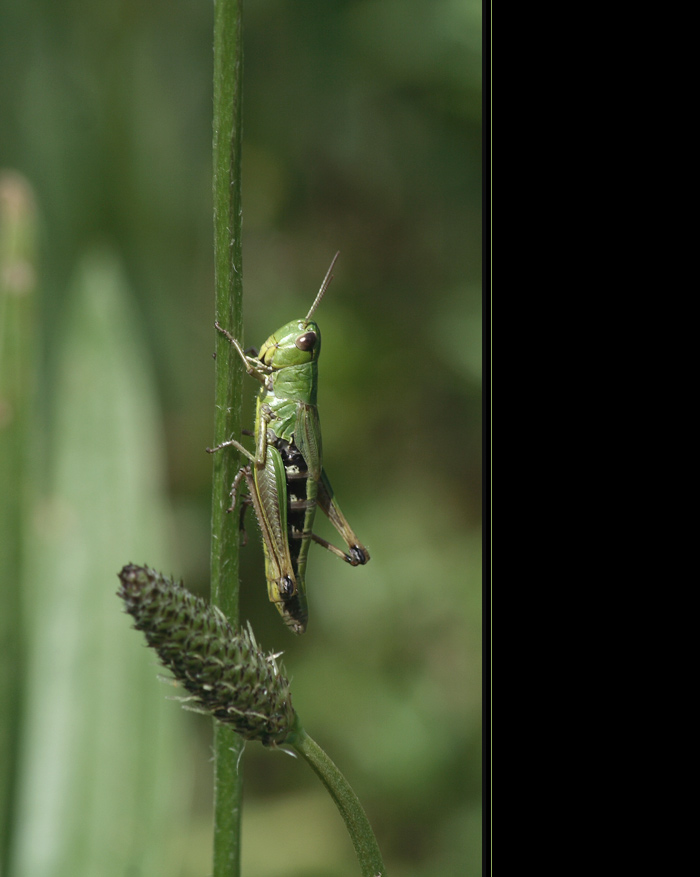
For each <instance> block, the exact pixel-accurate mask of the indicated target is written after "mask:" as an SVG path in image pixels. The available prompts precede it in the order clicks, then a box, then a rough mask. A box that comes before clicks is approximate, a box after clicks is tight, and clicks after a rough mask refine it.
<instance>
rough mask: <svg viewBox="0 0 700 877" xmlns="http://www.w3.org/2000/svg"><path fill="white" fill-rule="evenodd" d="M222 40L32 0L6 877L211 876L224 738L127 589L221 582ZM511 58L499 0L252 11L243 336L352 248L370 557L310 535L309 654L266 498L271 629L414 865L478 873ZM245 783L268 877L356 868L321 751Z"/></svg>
mask: <svg viewBox="0 0 700 877" xmlns="http://www.w3.org/2000/svg"><path fill="white" fill-rule="evenodd" d="M212 31H213V8H212V4H211V3H203V2H194V0H175V2H173V0H170V2H168V3H164V2H158V0H154V2H150V3H142V2H126V0H117V2H114V3H110V4H106V3H100V4H96V3H86V2H80V0H65V2H62V3H56V2H54V0H23V2H21V3H20V2H17V0H0V58H1V59H2V64H1V70H2V72H1V74H0V173H2V182H1V183H0V220H1V221H2V226H0V244H2V241H4V244H2V246H0V261H3V265H0V268H2V269H3V271H4V273H3V274H2V288H3V292H2V296H3V297H2V303H1V304H0V380H1V383H0V429H1V430H2V433H1V434H0V467H1V468H0V476H1V477H2V479H3V484H2V485H0V490H1V491H2V496H0V505H2V506H3V508H2V509H0V515H1V516H0V522H2V528H3V535H2V542H3V545H2V547H0V561H1V565H0V576H2V581H0V616H1V617H2V622H0V625H1V626H0V634H1V636H2V642H1V643H0V645H1V646H2V662H3V666H4V670H3V673H2V678H1V679H0V682H1V686H0V724H1V725H2V728H1V730H2V736H1V737H0V746H1V747H2V752H0V765H1V766H2V767H1V770H2V773H0V783H2V789H1V790H0V791H1V793H2V801H0V830H1V832H2V833H1V835H0V841H1V845H2V851H1V855H0V874H1V875H3V877H4V875H11V877H60V875H64V874H65V875H72V877H80V875H91V877H92V875H95V874H98V873H99V874H101V875H109V874H114V875H116V877H127V875H129V877H131V875H144V877H146V875H148V877H158V875H168V877H195V875H198V877H199V875H206V874H208V873H210V868H211V782H212V778H211V763H210V755H211V723H210V721H209V720H208V719H206V718H204V717H201V716H196V715H192V714H188V713H185V712H183V711H182V710H181V708H180V707H179V705H178V704H177V703H176V702H173V701H171V700H168V699H167V697H168V696H169V695H170V694H171V693H173V692H171V691H170V690H169V689H168V688H167V687H166V686H164V685H163V684H161V683H159V682H158V680H157V678H156V677H157V674H158V672H159V671H158V669H157V667H156V666H155V661H154V657H153V656H151V655H150V654H149V653H148V652H147V650H146V649H145V648H143V640H142V637H141V635H140V634H138V633H136V632H134V631H132V630H131V629H130V624H129V621H128V619H127V618H126V616H124V615H123V614H122V613H121V606H120V604H119V601H118V599H117V598H116V596H115V591H116V588H117V585H118V582H117V577H116V573H117V572H118V570H119V569H120V568H121V566H122V565H123V564H125V563H127V562H130V561H133V562H135V563H148V564H150V565H153V566H155V567H157V568H158V569H161V570H162V571H163V572H165V573H166V574H173V575H175V576H176V577H181V578H183V579H184V581H185V583H186V585H187V586H188V587H189V588H190V589H192V590H194V591H196V592H198V593H200V594H202V595H207V594H208V588H209V581H208V579H209V576H208V564H209V558H208V553H209V520H210V490H211V459H210V457H208V455H207V454H206V453H205V452H204V448H205V447H206V446H207V445H210V444H211V443H212V441H213V434H212V431H213V377H214V366H213V361H212V358H211V354H212V352H213V350H214V344H215V339H214V329H213V321H214V313H213V303H214V298H213V232H212V216H211V214H212V199H211V112H212V84H211V78H212ZM480 47H481V5H480V4H479V3H478V2H473V0H434V2H432V3H425V2H420V3H419V2H416V0H402V2H399V0H364V2H350V0H347V2H343V0H335V2H333V0H299V2H289V0H287V2H283V0H248V2H246V3H245V8H244V55H245V80H244V110H243V114H244V153H243V205H244V207H243V269H244V313H243V321H244V325H245V339H244V340H245V344H246V345H255V346H259V345H260V344H261V343H262V341H263V340H264V339H265V338H266V337H267V336H268V335H269V334H270V333H271V332H272V331H273V330H274V329H276V328H278V327H279V326H280V325H282V324H283V323H285V322H287V321H288V320H290V319H292V318H294V317H296V316H303V314H305V313H306V311H307V310H308V308H309V305H310V303H311V301H312V300H313V297H314V295H315V294H316V291H317V290H318V287H319V284H320V282H321V280H322V278H323V275H324V273H325V271H326V269H327V267H328V264H329V262H330V260H331V258H332V256H333V253H334V252H335V251H336V250H337V249H338V250H340V252H341V255H340V259H339V261H338V263H337V266H336V269H335V272H334V273H335V279H334V281H333V284H332V285H331V287H330V290H329V292H328V294H327V296H326V298H325V299H324V301H323V304H322V306H321V307H320V309H319V311H318V312H317V319H318V321H319V324H320V326H321V330H322V332H323V353H322V356H321V361H320V369H321V371H320V375H321V376H320V390H319V405H320V413H321V423H322V427H323V442H324V462H325V465H326V468H327V471H328V473H329V476H330V478H331V481H332V482H333V485H334V488H335V490H336V494H337V496H338V500H339V503H340V505H341V506H342V508H343V511H344V512H345V513H346V515H347V517H348V519H349V520H350V522H351V524H352V526H353V528H354V529H355V530H356V532H357V533H358V535H359V537H360V538H361V539H362V540H363V541H364V542H365V544H366V545H367V546H368V547H369V549H370V552H371V555H372V560H371V563H370V564H369V565H368V566H367V567H366V568H360V569H351V568H350V567H349V566H347V565H345V564H342V563H340V562H339V561H338V560H337V559H336V558H334V557H332V556H331V555H330V554H329V553H328V552H324V551H322V550H321V549H320V548H314V549H312V552H311V557H310V561H309V568H308V576H307V586H308V592H309V605H310V621H309V629H308V633H307V634H306V635H305V636H304V637H302V638H299V639H296V638H294V637H293V636H292V635H291V634H289V632H288V631H287V630H286V628H284V626H283V625H282V622H281V620H280V618H279V616H278V614H277V612H276V611H275V609H274V608H273V607H272V606H271V605H270V604H269V603H268V601H267V598H266V594H265V584H264V574H263V565H262V551H261V548H260V545H259V538H258V535H257V531H256V530H255V526H254V524H253V522H252V517H250V518H249V523H248V526H249V533H250V539H249V542H248V545H247V546H246V547H245V548H244V549H243V560H242V562H243V575H244V578H243V603H242V615H243V617H244V618H249V619H250V620H251V622H252V624H253V627H254V629H255V632H256V635H257V637H258V640H259V642H260V643H261V645H262V646H263V647H264V648H265V649H274V650H276V651H277V650H283V651H284V658H283V662H284V664H285V666H286V669H287V671H288V674H289V676H290V677H291V678H292V692H293V697H294V704H295V707H296V709H297V711H298V712H299V714H300V716H301V718H302V721H303V723H304V725H305V727H306V729H307V730H308V732H309V733H310V734H311V735H312V736H313V737H314V738H315V739H316V740H317V741H318V742H319V743H320V744H321V746H323V748H324V749H325V750H326V751H327V752H328V754H329V755H330V756H331V758H333V760H334V761H335V762H336V763H337V765H338V766H339V767H340V769H341V770H342V771H343V773H344V774H345V775H346V777H347V778H348V780H349V781H350V782H351V784H352V785H353V787H354V789H355V791H356V792H357V794H358V796H359V797H360V800H361V801H362V803H363V805H364V807H365V809H366V810H367V812H368V815H369V817H370V821H371V822H372V825H373V827H374V830H375V832H376V834H377V837H378V840H379V844H380V847H381V848H382V852H383V854H384V859H385V863H386V865H387V869H388V871H389V873H390V874H391V875H392V877H435V875H444V877H452V875H454V877H457V875H460V877H462V875H465V874H467V875H477V874H480V871H481V810H480V800H481V553H480V546H481V531H480V526H481V516H480V515H481V292H480V289H481V273H480V272H481V82H480V74H481V54H480V50H481V49H480ZM17 174H20V175H21V176H17ZM17 264H22V265H24V266H25V268H26V267H27V266H29V269H31V266H32V265H33V264H35V265H36V275H34V274H33V272H32V271H31V270H29V269H28V270H26V271H24V272H22V271H20V272H17V271H14V272H13V271H12V270H10V269H12V267H13V265H15V267H16V265H17ZM8 266H9V267H8ZM18 277H20V280H19V281H18V280H17V278H18ZM256 386H257V385H256V384H255V383H254V382H253V381H247V382H246V391H247V403H246V404H247V405H248V408H247V410H248V418H249V421H250V423H251V424H252V412H253V396H254V393H255V390H256ZM13 394H14V395H13ZM8 400H9V401H8ZM232 526H233V522H232ZM318 530H319V532H320V533H321V535H323V536H325V537H326V538H331V539H332V540H333V541H335V538H336V537H335V534H334V533H333V532H332V530H331V528H330V526H328V525H327V522H325V521H324V522H323V523H322V524H321V525H319V527H318ZM175 693H176V692H175ZM244 771H245V783H246V787H245V814H244V824H243V843H244V858H243V861H244V874H250V875H256V877H278V875H279V877H282V875H284V877H345V875H348V877H350V875H355V874H357V873H358V868H357V864H356V860H355V857H354V852H353V850H352V846H351V844H350V841H349V839H348V837H347V835H346V833H345V829H344V826H343V823H342V821H341V819H340V817H339V815H338V813H337V812H336V810H335V808H334V806H333V804H332V802H331V801H330V798H329V797H328V796H327V794H326V792H325V791H324V789H323V788H322V787H321V786H320V784H319V783H318V781H317V779H316V777H315V776H314V775H313V774H312V773H311V771H309V770H308V768H307V767H306V766H305V765H304V764H302V763H301V762H300V761H298V760H295V759H292V758H289V757H287V756H285V754H284V753H281V752H271V751H267V750H265V749H263V748H262V747H261V746H259V745H257V744H249V745H248V747H247V749H246V752H245V755H244Z"/></svg>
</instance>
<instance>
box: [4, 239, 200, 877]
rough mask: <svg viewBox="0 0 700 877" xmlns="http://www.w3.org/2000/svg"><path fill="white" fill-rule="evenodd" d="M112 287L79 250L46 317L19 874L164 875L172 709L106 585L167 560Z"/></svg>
mask: <svg viewBox="0 0 700 877" xmlns="http://www.w3.org/2000/svg"><path fill="white" fill-rule="evenodd" d="M128 299H129V293H128V289H127V286H126V282H125V279H124V276H123V271H122V269H121V267H120V265H119V263H118V262H117V260H116V259H115V258H114V256H113V255H112V254H110V253H108V252H100V253H93V254H91V255H89V256H87V257H86V258H85V259H83V260H82V261H81V264H80V266H79V268H78V271H77V274H76V278H75V282H74V284H73V289H72V293H71V298H70V304H69V307H68V312H67V314H66V319H65V323H64V325H63V327H61V328H62V329H63V334H62V338H61V343H60V345H59V351H58V357H57V362H56V369H55V372H56V380H55V384H54V391H53V393H52V402H53V408H54V410H53V418H52V428H51V432H50V442H49V445H48V450H49V473H48V476H47V482H46V495H45V497H44V499H43V501H42V506H41V508H39V509H37V512H36V520H35V532H34V534H33V536H34V554H33V557H32V575H31V588H30V592H29V594H28V612H27V616H28V638H29V668H28V676H27V680H26V698H27V710H26V719H25V726H24V731H23V752H22V756H23V757H22V762H21V774H20V802H19V814H18V826H19V830H18V838H17V850H16V862H15V871H14V873H16V874H17V875H19V877H34V875H36V877H40V875H41V877H45V875H47V874H51V875H52V877H61V875H66V877H68V875H71V877H80V875H85V877H88V875H90V877H94V875H95V874H100V875H104V877H109V875H114V877H123V875H125V874H127V873H144V874H149V875H157V874H162V875H172V874H177V873H178V853H177V842H176V838H177V835H176V833H175V832H174V827H175V826H176V825H177V822H178V821H179V820H180V819H182V816H183V813H182V806H183V802H184V800H185V799H186V789H187V779H188V777H187V770H184V771H183V770H182V767H181V764H182V761H181V749H180V745H181V724H182V716H181V711H180V709H179V707H178V706H176V705H175V704H173V703H169V702H167V701H166V700H165V697H166V695H167V689H166V688H165V687H164V686H162V685H160V684H159V683H158V681H157V679H156V674H157V670H156V667H155V666H154V661H153V658H152V657H151V656H150V655H149V654H148V653H147V652H146V650H145V649H143V650H139V649H138V648H136V647H135V643H134V634H133V633H132V632H131V631H130V629H129V628H130V623H129V619H128V617H127V616H125V615H124V614H122V612H121V606H120V602H119V600H118V599H117V597H116V595H115V592H116V587H117V585H118V581H117V576H116V574H117V572H118V571H119V569H120V568H121V565H123V563H124V561H125V560H130V559H131V558H142V557H146V556H147V557H148V558H149V560H150V559H152V560H153V562H154V563H158V564H161V565H165V566H166V568H167V565H168V564H171V563H172V560H170V561H168V559H167V558H168V555H167V552H166V530H167V509H166V505H165V499H164V494H163V462H164V461H163V450H162V448H163V441H162V435H161V434H160V430H159V427H158V409H157V400H156V396H155V394H154V388H153V382H152V378H151V372H150V367H149V364H148V361H147V359H146V357H145V356H144V351H143V342H142V338H141V334H140V331H139V320H138V317H137V315H136V314H135V312H134V311H133V309H132V306H131V304H130V302H129V300H128ZM59 331H61V329H59Z"/></svg>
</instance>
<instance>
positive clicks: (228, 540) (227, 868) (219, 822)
mask: <svg viewBox="0 0 700 877" xmlns="http://www.w3.org/2000/svg"><path fill="white" fill-rule="evenodd" d="M241 7H242V0H216V2H215V7H214V155H213V166H214V183H213V188H214V191H213V196H214V259H215V284H216V319H217V320H218V321H219V322H220V323H221V325H223V326H225V327H226V328H227V329H228V330H229V331H230V332H231V333H232V334H233V335H235V336H236V337H237V338H240V337H241V308H242V263H241V143H242V137H241V87H242V67H243V56H242V43H241ZM241 376H242V372H241V367H240V362H239V361H238V358H237V356H236V354H235V351H234V349H233V348H232V347H231V345H230V344H228V343H227V342H226V340H225V338H223V336H222V335H220V334H219V333H216V390H215V394H216V399H215V404H216V408H215V410H216V418H215V440H216V442H215V443H217V444H218V443H220V442H222V441H224V440H225V439H227V438H229V437H230V436H231V435H232V434H234V433H238V432H239V428H240V419H241ZM238 465H239V461H238V456H237V454H235V453H234V452H233V451H231V450H226V451H225V452H220V453H219V454H216V455H214V483H213V495H212V548H211V589H212V592H211V596H212V602H213V603H214V604H215V605H217V606H218V607H219V608H220V609H221V610H222V611H223V613H224V614H225V616H226V617H227V618H228V620H229V621H230V623H231V624H232V626H233V627H234V628H235V627H237V626H238V621H239V618H238V587H239V582H238V532H237V528H236V527H235V525H234V524H233V521H231V519H230V516H228V515H227V514H226V509H227V508H228V506H229V490H230V488H231V484H232V482H233V478H234V475H235V473H236V471H237V467H238ZM242 747H243V740H242V738H241V737H239V736H238V735H237V734H236V733H235V731H234V730H233V729H232V728H230V727H227V726H225V725H221V724H219V723H218V722H215V724H214V764H215V767H214V777H215V780H214V782H215V801H214V864H213V875H214V877H238V875H239V874H240V826H241V798H242V779H241V776H240V773H239V768H238V765H239V762H240V759H239V755H240V752H241V749H242Z"/></svg>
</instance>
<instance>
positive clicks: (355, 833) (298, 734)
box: [287, 718, 386, 877]
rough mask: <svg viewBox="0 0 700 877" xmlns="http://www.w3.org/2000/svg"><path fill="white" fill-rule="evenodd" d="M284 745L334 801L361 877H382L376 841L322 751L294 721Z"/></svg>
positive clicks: (354, 799)
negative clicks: (306, 767) (312, 772)
mask: <svg viewBox="0 0 700 877" xmlns="http://www.w3.org/2000/svg"><path fill="white" fill-rule="evenodd" d="M287 742H288V743H289V744H291V745H292V746H293V747H294V748H295V749H296V751H297V752H298V753H299V755H301V757H302V758H303V759H304V760H305V761H306V762H307V763H308V764H309V766H310V767H311V768H312V770H313V771H314V772H315V773H316V774H317V776H318V777H319V779H320V780H321V782H322V783H323V785H324V786H325V787H326V789H328V792H329V794H330V796H331V798H333V800H334V801H335V804H336V807H337V808H338V810H340V814H341V816H342V817H343V819H344V820H345V825H346V826H347V829H348V832H349V833H350V837H351V839H352V843H353V846H354V847H355V852H356V853H357V858H358V859H359V861H360V867H361V868H362V877H386V871H385V870H384V863H383V862H382V855H381V853H380V852H379V846H378V845H377V840H376V838H375V836H374V832H373V831H372V827H371V826H370V824H369V820H368V819H367V815H366V813H365V811H364V810H363V809H362V805H361V804H360V802H359V800H358V797H357V795H356V794H355V793H354V792H353V790H352V789H351V788H350V785H349V784H348V781H347V780H346V779H345V777H344V776H343V775H342V773H341V772H340V771H339V770H338V768H337V767H336V766H335V764H333V762H332V761H331V760H330V758H329V757H328V756H327V755H326V753H325V752H324V751H323V749H321V747H320V746H319V745H318V743H316V742H315V741H314V740H312V739H311V737H309V735H308V734H307V733H306V731H305V730H304V728H303V727H302V725H301V723H300V722H299V719H298V718H297V722H296V727H295V729H294V732H293V733H292V734H291V735H290V737H288V738H287Z"/></svg>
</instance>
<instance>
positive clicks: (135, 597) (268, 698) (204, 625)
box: [117, 564, 295, 746]
mask: <svg viewBox="0 0 700 877" xmlns="http://www.w3.org/2000/svg"><path fill="white" fill-rule="evenodd" d="M119 578H120V580H121V586H120V588H119V590H118V591H117V594H118V596H119V597H121V599H122V600H123V601H124V605H125V607H126V611H127V612H128V613H129V614H130V615H132V616H133V618H134V627H135V628H136V629H137V630H142V631H143V632H144V634H145V636H146V641H147V643H148V645H149V646H151V647H152V648H154V649H155V650H156V651H157V652H158V655H159V656H160V660H161V661H162V663H163V665H164V666H165V667H167V668H168V669H169V670H171V671H172V673H173V674H174V675H175V677H176V678H177V679H178V680H179V681H180V682H181V683H182V685H183V686H184V687H185V688H186V689H187V690H188V691H189V692H190V694H191V695H192V700H193V701H194V702H195V704H196V706H197V707H198V708H199V711H200V712H206V713H208V714H209V715H211V716H213V717H214V718H216V719H218V720H219V721H220V722H223V723H224V724H226V725H231V726H232V727H233V728H234V730H236V731H237V732H238V733H239V734H240V735H241V736H242V737H244V738H245V739H246V740H259V741H260V742H261V743H263V744H264V745H265V746H274V745H277V744H279V743H283V742H284V741H285V740H286V739H287V737H288V735H289V734H290V733H291V731H292V728H293V726H294V721H295V713H294V709H293V707H292V697H291V693H290V690H289V682H288V681H287V679H286V678H285V677H284V676H283V675H282V673H281V671H280V668H279V667H278V664H277V657H278V656H277V655H274V654H269V655H265V654H264V653H263V652H261V651H260V649H259V648H258V644H257V643H256V641H255V637H254V636H253V631H252V629H251V628H250V625H248V628H247V630H239V631H235V630H234V629H233V628H232V627H231V625H230V624H229V622H228V620H227V619H226V617H225V616H224V614H223V613H222V612H221V611H220V610H219V609H217V608H216V607H215V606H211V605H210V604H208V603H206V602H205V601H204V600H202V599H201V598H200V597H195V595H194V594H192V593H190V592H189V591H188V590H187V589H186V588H185V587H183V585H182V584H178V583H175V582H173V581H171V580H170V579H168V578H166V577H165V576H164V575H161V574H160V573H158V572H156V571H155V570H153V569H150V568H149V567H146V566H134V565H133V564H129V565H128V566H125V567H124V568H123V569H122V571H121V572H120V573H119Z"/></svg>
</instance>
